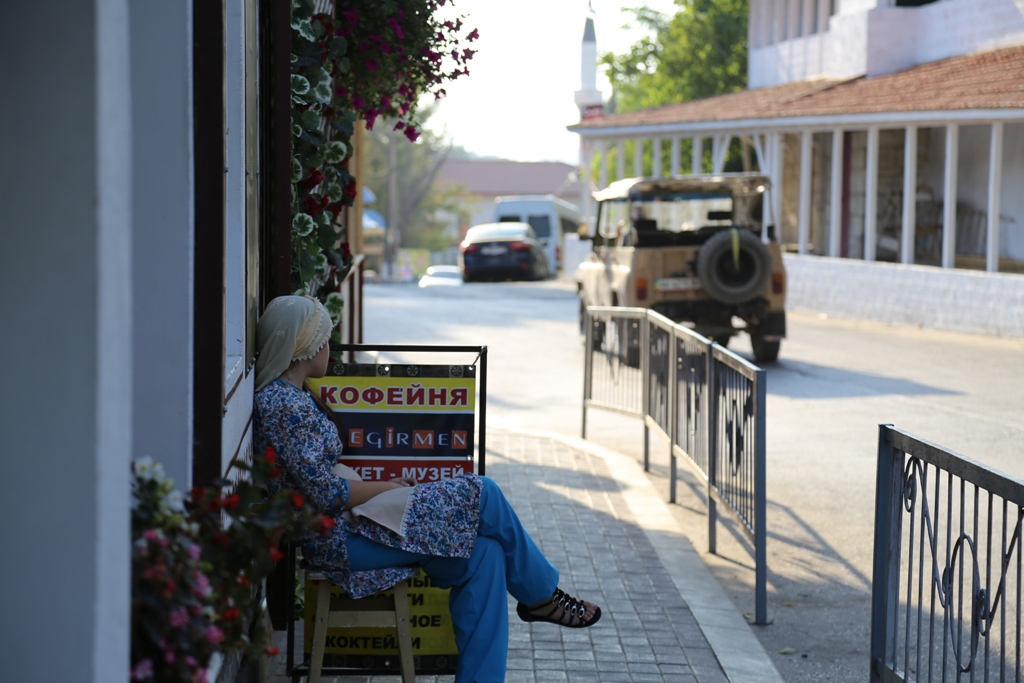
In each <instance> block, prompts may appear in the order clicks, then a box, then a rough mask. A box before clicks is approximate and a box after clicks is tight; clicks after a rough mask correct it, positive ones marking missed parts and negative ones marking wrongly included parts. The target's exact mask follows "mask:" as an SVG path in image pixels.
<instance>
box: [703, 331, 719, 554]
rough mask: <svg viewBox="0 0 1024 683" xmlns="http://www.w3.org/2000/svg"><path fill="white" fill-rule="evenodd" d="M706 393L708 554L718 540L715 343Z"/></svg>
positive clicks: (710, 352) (710, 344)
mask: <svg viewBox="0 0 1024 683" xmlns="http://www.w3.org/2000/svg"><path fill="white" fill-rule="evenodd" d="M707 349H708V351H707V356H708V357H707V374H706V376H707V381H706V383H705V387H706V388H705V391H706V392H707V404H708V406H707V407H708V410H707V412H708V438H707V449H708V453H707V456H708V460H707V462H708V552H709V553H714V552H717V551H718V538H717V536H716V535H715V533H716V527H717V522H718V506H717V504H716V503H715V496H714V488H715V485H716V484H717V483H718V481H717V478H718V477H717V471H718V396H717V395H716V389H717V388H716V386H715V343H714V342H708V347H707Z"/></svg>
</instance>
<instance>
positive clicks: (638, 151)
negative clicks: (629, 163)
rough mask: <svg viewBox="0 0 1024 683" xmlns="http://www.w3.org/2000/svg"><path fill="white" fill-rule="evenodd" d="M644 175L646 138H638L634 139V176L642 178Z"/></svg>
mask: <svg viewBox="0 0 1024 683" xmlns="http://www.w3.org/2000/svg"><path fill="white" fill-rule="evenodd" d="M643 175H644V140H643V138H637V139H636V140H634V141H633V177H634V178H642V177H643Z"/></svg>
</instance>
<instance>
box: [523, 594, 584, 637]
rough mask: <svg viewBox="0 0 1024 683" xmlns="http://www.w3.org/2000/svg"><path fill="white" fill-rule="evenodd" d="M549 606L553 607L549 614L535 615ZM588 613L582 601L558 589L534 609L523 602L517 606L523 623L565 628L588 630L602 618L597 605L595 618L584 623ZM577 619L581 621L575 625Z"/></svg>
mask: <svg viewBox="0 0 1024 683" xmlns="http://www.w3.org/2000/svg"><path fill="white" fill-rule="evenodd" d="M549 605H550V606H551V611H550V612H548V613H547V614H534V610H538V609H543V608H544V607H547V606H549ZM586 613H587V606H586V605H584V604H583V601H582V600H577V599H576V598H574V597H572V596H571V595H569V594H568V593H566V592H565V591H562V590H561V589H558V588H556V589H555V594H554V595H552V596H551V599H550V600H548V601H547V602H542V603H539V604H537V605H534V606H533V607H529V606H527V605H524V604H523V603H521V602H520V603H519V604H517V605H516V614H518V615H519V618H520V619H522V620H523V621H546V622H550V623H552V624H558V625H559V626H564V627H565V628H587V627H588V626H593V625H594V624H596V623H597V622H598V620H599V619H600V618H601V608H600V607H598V606H597V605H594V616H592V617H591V618H590V620H589V621H583V615H584V614H586ZM575 619H578V620H579V621H578V622H577V623H573V621H574V620H575Z"/></svg>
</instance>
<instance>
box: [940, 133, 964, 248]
mask: <svg viewBox="0 0 1024 683" xmlns="http://www.w3.org/2000/svg"><path fill="white" fill-rule="evenodd" d="M959 160H960V127H959V126H958V125H957V124H955V123H951V124H949V125H948V126H946V177H945V183H944V186H943V192H942V267H943V268H954V267H956V192H957V187H956V186H957V177H956V174H957V166H958V165H959Z"/></svg>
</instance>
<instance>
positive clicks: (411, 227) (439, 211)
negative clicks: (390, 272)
mask: <svg viewBox="0 0 1024 683" xmlns="http://www.w3.org/2000/svg"><path fill="white" fill-rule="evenodd" d="M429 114H430V111H429V110H428V111H427V112H425V116H424V118H426V117H428V116H429ZM365 141H366V166H365V171H366V185H367V187H369V188H370V190H372V191H373V193H374V194H375V195H376V196H377V203H376V206H377V207H379V210H380V211H381V213H383V214H384V217H385V221H386V222H387V225H388V232H387V237H386V240H387V244H388V247H387V248H386V250H385V257H386V260H387V261H388V262H389V263H390V264H391V265H392V266H393V264H394V256H395V253H396V252H397V250H398V248H399V247H402V246H404V247H415V248H423V249H430V250H431V251H438V250H441V249H445V248H448V247H451V246H453V243H454V240H455V238H457V236H458V234H457V232H456V233H454V234H451V221H452V220H453V219H454V220H456V221H457V222H458V221H459V217H460V215H461V214H462V213H464V209H463V208H462V207H463V205H464V203H465V202H464V195H465V192H464V191H462V190H461V189H459V188H438V187H437V182H436V181H437V176H438V173H439V171H440V170H441V166H442V164H443V163H444V161H445V160H446V159H447V158H448V155H449V154H450V153H451V151H452V145H451V143H449V142H448V141H447V140H446V139H444V138H443V137H442V136H440V135H437V134H435V133H432V132H431V131H429V130H423V131H422V132H421V134H420V136H419V138H418V139H417V140H416V142H410V141H409V140H407V139H406V137H405V136H404V135H403V134H402V133H401V132H400V131H397V130H395V127H394V121H390V120H386V119H385V120H378V121H377V124H376V125H375V126H374V128H373V130H369V131H367V132H366V138H365ZM389 267H390V266H389Z"/></svg>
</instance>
